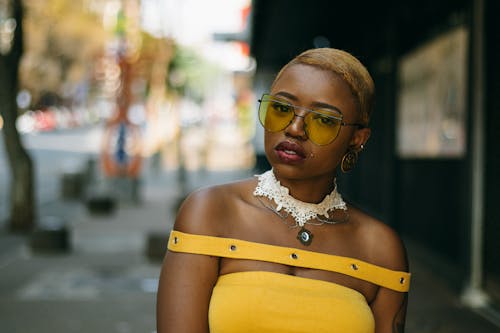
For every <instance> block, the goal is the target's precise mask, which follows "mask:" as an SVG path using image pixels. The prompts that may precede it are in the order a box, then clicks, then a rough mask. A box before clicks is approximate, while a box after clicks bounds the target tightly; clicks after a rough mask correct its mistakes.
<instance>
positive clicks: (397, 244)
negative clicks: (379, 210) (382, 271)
mask: <svg viewBox="0 0 500 333" xmlns="http://www.w3.org/2000/svg"><path fill="white" fill-rule="evenodd" d="M351 211H352V213H351V215H352V216H351V218H353V219H354V220H355V221H356V224H357V225H358V228H357V229H358V232H357V237H358V239H359V241H360V242H361V244H364V247H365V256H366V258H367V260H368V261H369V262H371V263H373V264H375V265H378V266H382V267H386V268H389V269H392V270H398V271H408V259H407V255H406V249H405V246H404V243H403V241H402V239H401V237H400V236H399V234H398V233H397V232H396V231H395V230H394V229H393V228H392V227H391V226H389V225H388V224H386V223H385V222H383V221H381V220H379V219H377V218H375V217H373V216H371V215H369V214H367V213H365V212H363V211H361V210H359V209H352V210H351Z"/></svg>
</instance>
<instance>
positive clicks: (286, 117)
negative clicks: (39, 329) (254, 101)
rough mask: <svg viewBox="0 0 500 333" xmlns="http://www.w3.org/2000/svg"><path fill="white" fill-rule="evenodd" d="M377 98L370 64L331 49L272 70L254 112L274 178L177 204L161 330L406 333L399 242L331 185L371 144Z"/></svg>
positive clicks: (163, 282)
mask: <svg viewBox="0 0 500 333" xmlns="http://www.w3.org/2000/svg"><path fill="white" fill-rule="evenodd" d="M373 95H374V86H373V81H372V79H371V77H370V75H369V74H368V72H367V70H366V69H365V67H364V66H363V65H362V64H361V63H360V62H359V61H358V60H357V59H356V58H354V57H353V56H351V55H350V54H348V53H346V52H344V51H340V50H336V49H327V48H322V49H313V50H309V51H306V52H304V53H302V54H300V55H299V56H297V57H296V58H295V59H293V60H292V61H291V62H290V63H288V64H287V65H286V66H285V67H284V68H283V69H282V70H281V71H280V73H278V75H277V77H276V79H275V81H274V83H273V84H272V87H271V91H270V93H269V94H264V95H263V96H262V99H261V100H260V105H259V119H260V121H261V123H262V125H263V126H264V128H265V151H266V156H267V158H268V160H269V162H270V164H271V166H272V170H270V171H268V172H266V173H264V174H262V175H259V176H257V177H256V178H252V179H248V180H243V181H240V182H236V183H232V184H226V185H220V186H215V187H211V188H206V189H202V190H199V191H197V192H195V193H193V194H192V195H190V196H189V197H188V198H187V200H186V201H185V202H184V204H183V206H182V207H181V209H180V210H179V212H178V216H177V219H176V222H175V226H174V231H173V232H172V234H171V236H170V240H169V251H168V252H167V254H166V257H165V260H164V264H163V268H162V272H161V277H160V283H159V290H158V303H157V325H158V333H165V332H197V333H198V332H212V333H214V332H216V333H218V332H233V333H234V332H315V333H317V332H349V333H357V332H367V333H368V332H370V333H373V332H377V333H383V332H384V333H385V332H387V333H389V332H391V333H393V332H403V329H404V321H405V312H406V295H407V291H408V288H409V277H410V276H409V274H408V273H406V272H407V271H408V266H407V261H406V255H405V250H404V247H403V244H402V243H401V241H400V238H399V237H398V236H397V235H396V233H395V232H394V231H393V230H391V229H390V228H389V227H388V226H387V225H385V224H383V223H382V222H380V221H378V220H376V219H374V218H372V217H370V216H368V215H366V214H365V213H363V212H362V211H361V210H359V209H357V208H356V207H353V206H351V205H349V204H346V203H345V202H344V201H343V200H342V197H341V195H340V194H339V193H338V191H337V187H336V183H335V177H336V173H337V169H341V171H344V172H346V171H348V170H350V169H352V167H353V166H354V163H355V162H356V158H357V154H358V152H359V151H361V150H362V149H363V146H364V145H365V144H366V142H367V140H368V138H369V136H370V129H369V128H368V127H367V125H368V121H369V117H370V112H371V110H372V104H373Z"/></svg>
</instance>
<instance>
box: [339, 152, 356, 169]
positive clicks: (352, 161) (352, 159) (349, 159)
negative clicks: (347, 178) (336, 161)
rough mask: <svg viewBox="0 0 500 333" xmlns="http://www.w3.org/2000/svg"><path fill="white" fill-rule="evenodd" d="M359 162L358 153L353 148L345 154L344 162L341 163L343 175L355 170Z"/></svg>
mask: <svg viewBox="0 0 500 333" xmlns="http://www.w3.org/2000/svg"><path fill="white" fill-rule="evenodd" d="M357 161H358V152H357V151H356V150H354V149H352V148H349V150H348V151H347V152H346V153H345V154H344V156H343V157H342V161H341V162H340V170H342V172H343V173H347V172H349V171H351V170H352V169H354V167H355V166H356V162H357Z"/></svg>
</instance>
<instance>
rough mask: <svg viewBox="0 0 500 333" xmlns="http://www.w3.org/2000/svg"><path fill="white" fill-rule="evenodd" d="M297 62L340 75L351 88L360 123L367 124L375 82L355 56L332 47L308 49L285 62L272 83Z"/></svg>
mask: <svg viewBox="0 0 500 333" xmlns="http://www.w3.org/2000/svg"><path fill="white" fill-rule="evenodd" d="M298 64H302V65H309V66H314V67H317V68H319V69H322V70H326V71H330V72H332V73H334V74H336V75H338V76H340V77H341V78H342V79H343V80H344V81H345V82H346V83H347V85H348V86H349V88H350V89H351V93H352V95H353V97H354V99H355V102H356V103H357V107H358V111H359V112H360V114H361V122H362V124H363V125H365V126H367V125H368V122H369V120H370V115H371V113H372V111H373V104H374V99H375V84H374V83H373V79H372V77H371V75H370V73H368V70H367V69H366V67H365V66H363V64H362V63H361V62H360V61H359V60H358V59H357V58H355V57H354V56H353V55H351V54H350V53H348V52H346V51H342V50H338V49H333V48H318V49H310V50H307V51H304V52H303V53H301V54H299V55H298V56H296V57H295V58H294V59H292V60H291V61H290V62H289V63H288V64H286V65H285V66H284V67H283V68H282V69H281V70H280V71H279V73H278V75H276V78H275V79H274V82H273V85H274V83H275V82H276V81H277V80H278V79H279V78H280V77H281V74H282V73H283V72H284V71H285V70H286V69H287V68H288V67H290V66H293V65H298Z"/></svg>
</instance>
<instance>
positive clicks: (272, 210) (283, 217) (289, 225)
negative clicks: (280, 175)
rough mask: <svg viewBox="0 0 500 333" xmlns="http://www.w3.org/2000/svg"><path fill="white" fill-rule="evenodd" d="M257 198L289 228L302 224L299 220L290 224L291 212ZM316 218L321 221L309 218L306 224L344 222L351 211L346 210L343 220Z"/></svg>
mask: <svg viewBox="0 0 500 333" xmlns="http://www.w3.org/2000/svg"><path fill="white" fill-rule="evenodd" d="M257 200H259V202H260V204H261V205H262V206H264V207H265V208H267V209H269V210H270V211H271V212H273V213H274V214H276V215H278V216H279V217H280V218H281V220H282V221H283V223H285V224H286V225H287V226H288V227H289V228H291V229H293V228H297V227H299V226H300V225H299V224H298V223H297V221H295V220H294V221H295V223H294V224H290V223H288V222H287V221H286V219H287V218H288V216H290V214H289V213H287V212H279V211H277V210H276V208H274V207H273V206H271V205H268V204H266V203H265V202H264V201H262V199H261V198H260V197H257ZM316 219H317V220H318V221H319V222H313V221H312V220H309V221H306V224H310V225H323V224H338V223H344V222H347V221H348V220H349V213H347V211H346V212H345V216H344V218H343V219H342V220H328V219H326V218H323V217H321V216H316Z"/></svg>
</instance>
